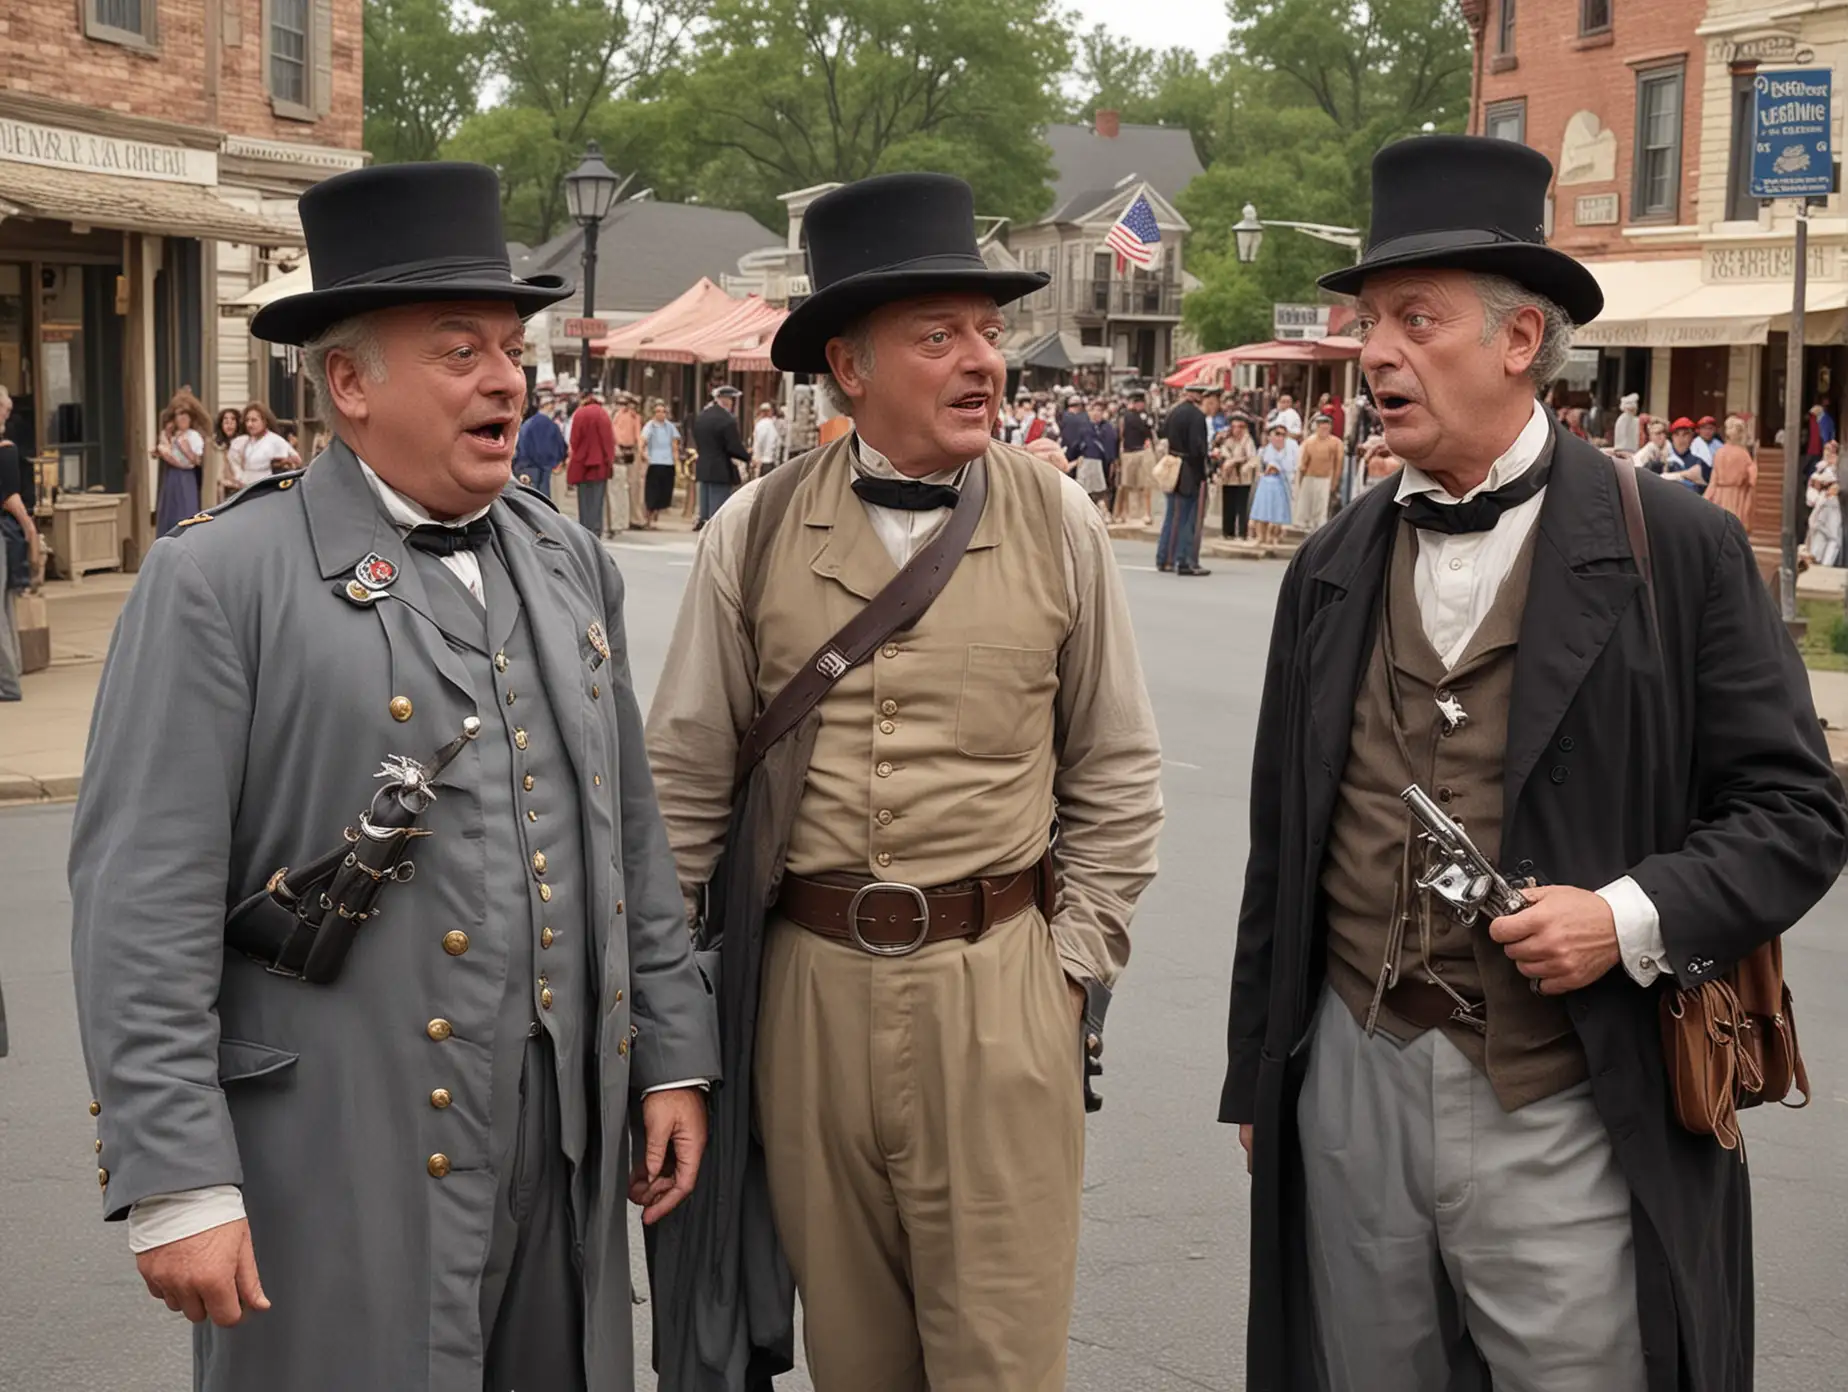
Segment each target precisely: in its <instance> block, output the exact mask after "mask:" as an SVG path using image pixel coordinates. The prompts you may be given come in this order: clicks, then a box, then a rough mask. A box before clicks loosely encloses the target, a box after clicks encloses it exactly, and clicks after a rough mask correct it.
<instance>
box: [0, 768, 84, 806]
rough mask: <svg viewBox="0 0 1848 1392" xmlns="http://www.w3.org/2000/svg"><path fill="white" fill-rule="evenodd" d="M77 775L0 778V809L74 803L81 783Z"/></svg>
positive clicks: (80, 778)
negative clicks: (53, 803)
mask: <svg viewBox="0 0 1848 1392" xmlns="http://www.w3.org/2000/svg"><path fill="white" fill-rule="evenodd" d="M82 781H83V780H82V777H81V775H79V774H75V773H72V774H64V775H61V776H59V777H55V778H26V777H23V776H20V775H8V776H7V777H4V778H0V807H28V806H31V805H32V804H34V803H51V802H74V801H75V800H76V798H77V786H78V784H79V783H81V782H82Z"/></svg>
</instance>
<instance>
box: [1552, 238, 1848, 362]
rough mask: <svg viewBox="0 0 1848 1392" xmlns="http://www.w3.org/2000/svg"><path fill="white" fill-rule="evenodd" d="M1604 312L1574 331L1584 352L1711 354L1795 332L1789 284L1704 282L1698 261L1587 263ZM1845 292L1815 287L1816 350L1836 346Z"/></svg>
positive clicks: (1811, 292)
mask: <svg viewBox="0 0 1848 1392" xmlns="http://www.w3.org/2000/svg"><path fill="white" fill-rule="evenodd" d="M1585 264H1586V266H1587V267H1588V268H1589V269H1590V271H1591V273H1592V274H1593V275H1594V276H1596V277H1597V279H1598V284H1599V286H1600V287H1601V288H1602V289H1603V291H1604V312H1603V313H1602V314H1600V315H1599V316H1598V317H1597V318H1596V319H1594V320H1593V321H1592V322H1591V323H1589V324H1585V325H1583V326H1581V327H1580V328H1579V329H1577V330H1576V331H1575V332H1574V333H1573V335H1572V341H1573V344H1574V345H1575V346H1577V347H1580V348H1706V347H1722V346H1725V345H1728V344H1735V343H1763V342H1764V341H1765V340H1766V338H1767V337H1768V336H1769V335H1770V334H1771V332H1772V331H1773V330H1778V331H1780V332H1781V331H1784V330H1787V329H1788V328H1789V327H1790V295H1791V288H1790V282H1789V281H1756V282H1750V283H1746V284H1742V285H1738V284H1726V283H1707V282H1703V281H1702V280H1701V274H1700V261H1699V260H1698V259H1696V258H1694V257H1677V258H1674V259H1670V260H1664V261H1588V262H1586V263H1585ZM1844 310H1848V285H1844V284H1843V283H1842V282H1840V281H1830V280H1821V279H1818V278H1815V277H1812V278H1811V279H1810V282H1809V285H1808V287H1807V289H1806V292H1805V294H1804V313H1805V315H1806V316H1814V317H1810V318H1809V319H1808V321H1807V323H1806V324H1805V336H1806V337H1807V338H1809V339H1810V341H1812V342H1832V341H1835V340H1836V339H1838V338H1839V337H1840V336H1841V334H1842V330H1843V327H1844V324H1845V323H1848V314H1844V313H1843V311H1844Z"/></svg>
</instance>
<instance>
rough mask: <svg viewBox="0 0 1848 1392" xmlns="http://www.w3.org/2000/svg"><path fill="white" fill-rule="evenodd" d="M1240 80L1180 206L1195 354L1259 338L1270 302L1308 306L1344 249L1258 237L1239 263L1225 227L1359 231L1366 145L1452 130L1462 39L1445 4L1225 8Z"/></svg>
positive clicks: (1233, 3)
mask: <svg viewBox="0 0 1848 1392" xmlns="http://www.w3.org/2000/svg"><path fill="white" fill-rule="evenodd" d="M1227 13H1228V14H1229V15H1230V17H1231V19H1232V23H1233V34H1234V42H1235V43H1237V44H1239V45H1241V46H1242V49H1243V58H1244V63H1245V64H1246V65H1247V66H1246V67H1245V68H1244V69H1243V70H1242V71H1241V70H1239V69H1237V68H1234V69H1231V70H1229V72H1228V75H1227V81H1226V83H1224V84H1222V86H1224V85H1233V86H1236V88H1237V90H1236V92H1235V93H1234V94H1232V97H1231V100H1230V101H1229V103H1228V105H1227V106H1226V108H1225V115H1224V117H1223V119H1222V122H1221V125H1220V127H1219V130H1218V134H1217V136H1216V143H1217V147H1218V148H1217V153H1216V158H1215V160H1214V163H1213V164H1212V166H1211V167H1210V168H1209V169H1208V170H1207V172H1206V173H1205V174H1204V175H1202V176H1201V177H1200V178H1198V179H1196V180H1194V182H1193V184H1192V186H1191V187H1190V188H1189V189H1188V190H1187V191H1186V193H1185V194H1184V195H1183V196H1182V198H1181V211H1182V212H1183V213H1184V214H1186V216H1187V218H1188V221H1189V222H1190V223H1192V225H1193V229H1194V231H1193V235H1192V237H1191V238H1190V240H1189V244H1188V253H1187V266H1188V270H1189V271H1190V272H1192V274H1194V275H1195V276H1197V277H1198V278H1199V279H1200V281H1201V282H1202V285H1201V288H1200V289H1199V290H1197V291H1195V292H1194V293H1193V294H1191V295H1189V296H1188V297H1187V300H1186V302H1185V303H1186V315H1187V322H1188V325H1189V327H1190V328H1191V329H1192V330H1193V331H1194V333H1195V335H1196V336H1197V337H1198V338H1199V340H1200V342H1201V343H1202V344H1203V345H1204V346H1206V347H1208V348H1216V347H1225V346H1228V345H1230V344H1234V343H1249V342H1255V341H1259V340H1262V339H1267V338H1269V337H1270V336H1271V305H1272V304H1273V303H1274V302H1277V301H1284V302H1296V301H1309V302H1313V301H1314V300H1315V299H1316V298H1317V296H1318V293H1319V292H1318V291H1317V290H1316V287H1315V280H1316V277H1317V276H1318V275H1321V274H1324V273H1326V272H1328V271H1331V270H1334V269H1336V268H1338V267H1340V266H1342V265H1344V264H1346V263H1347V262H1348V261H1349V260H1350V259H1351V255H1352V253H1351V252H1349V251H1347V250H1345V249H1344V248H1341V247H1338V246H1333V245H1330V244H1328V243H1325V242H1320V241H1316V240H1314V239H1312V238H1310V237H1308V236H1307V235H1305V234H1303V233H1301V232H1298V231H1295V230H1292V229H1288V228H1272V229H1270V230H1269V231H1268V232H1267V233H1266V234H1265V238H1264V245H1263V249H1262V251H1261V252H1260V255H1259V257H1258V260H1257V262H1256V263H1255V264H1253V265H1250V266H1246V265H1241V264H1240V263H1239V261H1238V258H1237V255H1236V254H1235V251H1234V247H1233V240H1232V224H1233V223H1235V222H1237V221H1238V219H1239V217H1240V216H1241V210H1242V209H1243V207H1244V205H1245V204H1246V203H1251V204H1253V205H1255V206H1256V207H1257V209H1258V214H1259V216H1260V218H1264V219H1281V220H1288V221H1298V222H1320V223H1328V224H1332V225H1335V226H1342V227H1354V228H1364V227H1365V226H1366V224H1367V219H1368V216H1369V213H1370V205H1371V197H1372V189H1371V172H1370V170H1371V164H1372V160H1373V155H1374V153H1375V151H1377V150H1378V149H1379V148H1380V146H1382V145H1385V144H1388V143H1390V142H1391V141H1393V140H1396V139H1400V138H1402V137H1404V136H1408V135H1413V134H1416V133H1417V132H1418V131H1419V130H1420V129H1422V128H1423V127H1424V126H1426V125H1427V124H1429V125H1430V126H1431V127H1432V128H1433V129H1436V130H1458V129H1461V128H1462V125H1463V122H1464V120H1465V118H1466V116H1467V114H1468V106H1469V54H1470V49H1469V39H1468V35H1467V33H1466V31H1465V30H1464V28H1463V26H1462V23H1461V21H1460V19H1459V18H1458V16H1457V14H1456V12H1455V9H1454V7H1453V6H1452V5H1451V4H1450V3H1449V0H1228V2H1227Z"/></svg>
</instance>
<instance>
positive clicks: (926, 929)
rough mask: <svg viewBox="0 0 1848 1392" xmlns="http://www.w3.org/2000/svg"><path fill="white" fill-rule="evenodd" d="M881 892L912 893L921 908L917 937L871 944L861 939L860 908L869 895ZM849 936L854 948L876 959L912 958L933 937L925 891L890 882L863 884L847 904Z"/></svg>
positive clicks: (876, 881)
mask: <svg viewBox="0 0 1848 1392" xmlns="http://www.w3.org/2000/svg"><path fill="white" fill-rule="evenodd" d="M878 890H891V891H892V892H893V893H895V894H909V895H910V896H911V898H912V900H913V901H914V902H915V903H916V904H917V906H918V916H917V924H918V935H917V936H916V937H915V938H913V939H912V940H911V941H910V942H908V943H890V944H888V943H871V942H868V941H867V940H866V939H865V938H863V937H861V936H860V905H861V903H862V902H864V901H865V899H866V896H867V895H869V894H872V893H874V892H875V891H878ZM847 934H848V936H849V937H851V938H852V939H853V944H854V946H855V947H859V948H864V949H865V950H866V951H868V952H870V953H872V954H873V955H874V956H875V957H909V956H910V955H911V954H912V953H914V952H916V951H917V950H918V949H919V948H920V947H922V946H924V939H926V938H928V937H929V936H930V900H928V899H926V898H925V897H924V891H923V890H921V889H919V888H918V887H917V886H916V885H908V884H893V883H892V882H890V881H888V880H875V881H874V882H873V883H872V884H868V885H861V886H860V887H859V888H858V889H856V890H855V891H854V892H853V899H852V901H851V902H850V903H849V904H848V905H847Z"/></svg>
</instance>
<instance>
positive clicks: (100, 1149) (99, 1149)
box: [96, 957, 1649, 1155]
mask: <svg viewBox="0 0 1848 1392" xmlns="http://www.w3.org/2000/svg"><path fill="white" fill-rule="evenodd" d="M1643 960H1644V961H1645V962H1647V961H1648V960H1649V959H1648V958H1647V957H1645V958H1644V959H1643ZM96 1153H97V1154H98V1155H101V1154H102V1153H103V1143H102V1142H101V1141H100V1140H99V1141H97V1143H96Z"/></svg>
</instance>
